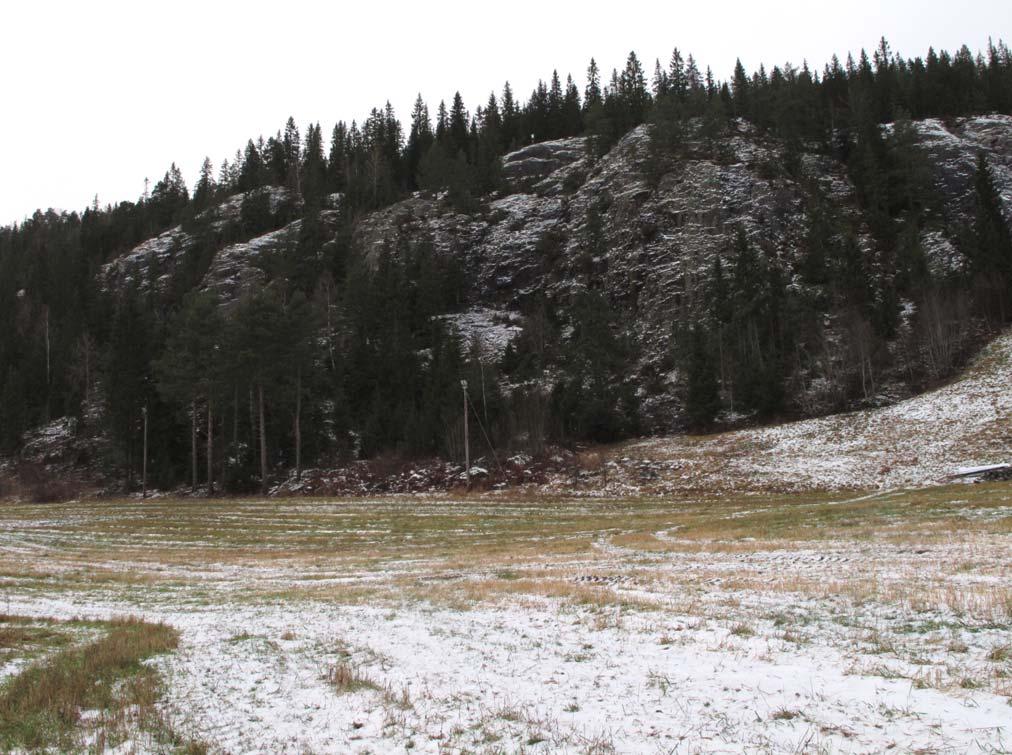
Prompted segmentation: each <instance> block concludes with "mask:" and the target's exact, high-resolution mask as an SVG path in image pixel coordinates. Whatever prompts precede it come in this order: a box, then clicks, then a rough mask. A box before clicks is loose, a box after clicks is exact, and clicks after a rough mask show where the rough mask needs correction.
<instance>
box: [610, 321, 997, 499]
mask: <svg viewBox="0 0 1012 755" xmlns="http://www.w3.org/2000/svg"><path fill="white" fill-rule="evenodd" d="M613 456H614V460H613V465H614V472H613V473H612V475H611V477H612V478H613V481H612V482H611V483H610V486H611V487H612V488H615V489H616V490H617V489H620V488H621V487H623V486H627V487H638V488H641V489H651V488H652V489H655V490H658V491H661V490H672V491H674V490H679V489H704V488H713V489H745V490H747V489H754V490H804V489H841V488H856V489H865V488H868V489H874V488H892V487H901V486H923V485H930V484H933V483H937V482H941V481H944V480H945V478H946V477H947V476H948V475H950V474H952V473H954V472H955V471H956V470H957V469H958V468H960V467H967V466H974V465H984V464H992V463H1000V462H1009V461H1012V332H1006V333H1005V334H1004V335H1003V336H1001V337H1000V338H998V339H996V340H995V341H994V342H993V343H992V344H991V345H990V346H989V347H988V348H986V349H985V350H984V352H983V353H982V354H981V355H980V356H979V357H978V358H977V360H976V361H975V362H974V363H973V365H972V366H971V367H970V368H969V369H968V370H967V371H966V373H965V374H964V375H963V376H962V377H961V378H960V379H958V380H956V381H955V382H953V383H951V384H949V385H947V386H945V387H943V388H940V389H938V390H935V391H931V392H929V393H925V394H922V395H920V396H917V397H915V398H912V399H909V400H907V401H903V402H900V403H898V404H895V405H893V406H889V407H885V408H882V409H875V410H867V411H860V412H853V413H850V414H840V415H835V416H831V417H823V418H820V419H812V420H806V421H803V422H796V423H791V424H786V425H780V426H775V427H766V428H760V429H749V430H740V431H736V432H730V433H724V434H721V435H715V436H709V437H704V438H692V437H676V438H659V439H654V440H649V441H642V442H637V443H632V444H627V445H624V446H622V447H620V448H619V449H617V451H616V452H615V453H614V454H613ZM643 469H650V470H652V471H651V472H650V475H649V476H653V475H657V479H653V480H645V479H643V476H642V475H641V476H639V477H638V476H637V472H638V471H641V470H643Z"/></svg>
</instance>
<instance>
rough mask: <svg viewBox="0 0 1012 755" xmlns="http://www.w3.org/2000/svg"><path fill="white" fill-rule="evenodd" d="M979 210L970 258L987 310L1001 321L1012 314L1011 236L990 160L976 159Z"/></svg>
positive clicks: (974, 227) (970, 246)
mask: <svg viewBox="0 0 1012 755" xmlns="http://www.w3.org/2000/svg"><path fill="white" fill-rule="evenodd" d="M974 190H975V197H976V210H975V213H974V218H973V226H972V229H971V232H970V239H969V242H968V243H967V244H966V247H967V249H968V253H967V256H968V257H969V260H970V265H971V269H972V271H973V273H974V275H975V276H976V277H977V280H978V284H977V285H978V289H980V290H981V297H982V298H984V299H985V302H984V303H983V304H984V309H985V311H986V312H987V313H988V314H989V315H990V316H993V317H996V318H997V320H998V321H999V322H1005V321H1006V320H1007V318H1008V317H1009V315H1012V308H1010V307H1009V306H1008V303H1007V302H1008V301H1009V298H1010V294H1012V234H1010V232H1009V226H1008V223H1007V222H1006V220H1005V217H1004V215H1003V213H1002V206H1001V199H1000V197H999V195H998V191H997V189H996V188H995V185H994V176H993V175H992V173H991V166H990V165H989V164H988V161H987V157H986V156H985V155H984V153H983V152H981V153H980V154H979V155H978V156H977V172H976V174H975V176H974Z"/></svg>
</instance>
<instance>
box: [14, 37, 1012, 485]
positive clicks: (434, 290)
mask: <svg viewBox="0 0 1012 755" xmlns="http://www.w3.org/2000/svg"><path fill="white" fill-rule="evenodd" d="M1010 226H1012V54H1010V51H1009V48H1008V47H1007V46H1006V45H1005V44H1004V43H1000V42H999V43H997V44H994V45H989V47H988V49H987V50H985V51H983V52H982V53H980V54H976V55H975V54H974V53H972V52H971V51H970V50H969V49H967V48H966V47H964V48H962V49H961V50H959V51H958V52H956V53H955V54H950V53H948V52H944V51H941V52H937V53H936V52H935V51H933V50H932V51H929V52H928V54H927V55H926V56H925V57H924V58H913V59H908V58H904V57H902V56H900V55H897V54H894V53H893V52H892V51H891V50H890V49H889V46H888V44H887V43H886V41H885V40H883V41H882V43H881V44H880V46H879V48H878V49H877V50H876V51H875V52H874V53H873V54H872V55H871V56H869V55H867V54H865V53H864V52H862V53H861V54H860V55H859V56H858V57H857V58H856V59H854V58H853V57H850V56H848V57H847V59H846V61H845V62H841V61H839V60H838V59H837V58H835V57H834V58H833V59H832V62H831V63H830V64H829V65H827V66H826V67H825V68H824V70H822V71H812V70H809V69H808V67H807V66H802V67H801V68H797V67H795V66H791V65H784V66H777V67H774V68H773V69H772V70H769V71H767V70H766V69H765V68H763V67H760V68H759V70H758V71H754V72H751V73H750V72H749V71H748V70H747V69H746V68H745V67H744V66H743V65H742V64H741V63H739V64H738V65H737V66H736V68H735V70H734V72H733V74H732V76H731V78H730V79H729V80H727V81H721V80H718V79H716V78H715V76H714V74H713V73H712V72H711V71H710V70H709V69H706V70H702V68H701V65H700V64H699V63H697V61H695V60H694V58H693V56H691V55H686V56H684V57H683V55H682V54H681V53H680V52H679V51H678V50H675V51H674V53H673V55H672V57H671V59H670V61H668V62H666V63H662V62H660V61H658V62H657V63H656V64H655V66H654V67H653V74H652V75H651V74H650V73H649V70H648V68H646V67H644V65H643V64H642V63H641V62H640V61H639V60H638V58H637V57H636V55H635V54H630V56H629V58H628V60H627V61H626V63H625V65H624V67H623V68H621V69H619V70H615V71H613V72H612V73H611V75H610V76H604V75H602V73H601V71H600V70H599V68H598V65H597V63H596V62H595V61H593V60H592V61H591V62H590V66H589V68H588V70H587V72H586V76H585V81H584V82H583V84H582V86H578V85H577V84H576V83H575V82H574V80H573V78H572V77H568V78H567V79H566V80H565V81H563V80H562V79H561V77H560V76H559V75H558V74H557V73H553V74H552V75H551V77H550V78H549V79H548V81H547V83H541V84H539V85H538V87H537V88H536V89H535V90H534V91H533V92H532V93H531V94H530V95H529V97H527V98H526V99H525V100H523V99H520V98H518V97H517V96H516V95H515V94H514V92H513V91H512V89H511V87H510V85H509V84H508V83H507V84H506V86H505V87H504V89H503V90H502V92H501V94H498V93H496V94H492V95H490V96H489V98H488V100H487V102H485V103H483V104H482V105H480V106H478V107H476V108H475V109H474V110H473V112H472V111H468V109H467V108H466V106H465V104H464V102H463V100H462V98H461V97H460V95H459V94H457V95H455V96H454V97H452V98H451V99H450V101H449V105H447V104H446V103H444V102H441V103H439V105H438V107H437V108H436V109H435V117H434V118H432V117H431V114H430V109H429V107H428V105H427V104H426V103H425V102H424V101H423V100H422V99H421V97H419V99H418V101H417V102H416V104H415V106H414V108H413V111H412V113H411V115H410V123H409V124H408V125H407V126H404V125H402V124H401V123H400V121H399V120H398V119H397V117H396V115H395V113H394V112H393V109H392V108H391V107H390V105H389V104H387V105H386V106H385V107H381V108H377V109H374V110H373V111H372V112H371V113H370V114H369V116H368V117H367V118H366V119H365V120H364V121H363V122H362V123H357V122H354V121H353V122H351V123H350V125H349V124H347V123H345V122H338V123H337V125H336V126H335V128H334V129H333V132H332V133H331V134H330V135H329V138H328V137H326V136H325V135H324V133H323V132H322V130H321V128H320V126H319V125H318V124H310V125H308V126H307V127H306V128H305V131H304V133H302V132H300V130H299V128H298V126H297V124H296V122H295V120H294V119H289V120H288V122H287V124H286V125H285V128H284V129H283V130H282V131H278V132H277V133H276V134H274V135H272V136H269V137H267V138H263V137H260V138H258V139H255V140H254V139H251V140H249V141H248V142H247V143H246V145H245V147H244V148H242V149H240V150H238V151H237V152H236V154H235V155H234V157H232V158H230V159H228V160H225V161H224V162H223V163H221V165H220V167H217V168H216V167H215V165H214V164H213V163H212V161H211V160H210V159H207V160H205V161H204V165H203V168H202V170H201V172H200V175H199V177H198V178H197V180H196V182H195V184H194V185H193V188H192V191H191V189H190V187H189V185H188V184H187V182H186V181H185V180H184V178H183V176H182V175H181V174H180V171H179V170H178V169H177V168H176V167H175V166H174V165H173V166H172V167H171V168H170V169H169V170H168V171H167V172H166V174H165V175H164V177H163V178H162V179H161V180H159V181H157V182H156V183H155V184H154V186H153V187H151V189H150V191H145V193H144V195H143V196H141V197H140V198H139V199H137V200H136V201H125V202H120V203H118V204H115V205H110V206H106V207H100V206H98V204H97V202H96V203H95V204H93V205H92V206H91V207H89V208H88V209H86V210H85V211H84V212H83V213H57V212H54V211H48V212H41V211H39V212H37V213H36V214H35V215H34V216H33V217H32V218H30V219H29V220H27V221H25V222H24V223H22V224H19V225H16V226H12V227H6V228H3V229H0V323H3V325H4V327H3V328H0V455H4V456H7V457H9V458H10V459H11V461H10V463H8V465H7V469H8V473H11V472H12V471H16V470H18V469H20V471H21V474H22V475H37V474H39V470H38V469H37V468H36V467H43V466H45V465H46V464H48V463H51V462H52V463H56V462H59V463H62V464H66V465H71V466H74V467H86V468H88V469H90V470H92V471H96V470H100V472H101V474H100V475H99V476H101V477H103V478H104V479H105V480H106V481H109V482H112V481H115V484H116V485H126V486H128V487H134V486H136V485H137V484H138V483H137V478H138V476H139V474H140V471H141V468H142V452H141V448H142V443H143V421H142V420H143V417H144V416H145V415H146V417H147V420H148V442H149V452H148V474H149V478H150V482H151V484H152V485H155V486H159V487H170V486H174V485H178V484H181V483H183V482H193V483H194V484H195V485H196V484H202V485H203V484H208V483H209V482H213V484H214V485H217V486H219V487H224V489H226V490H232V491H241V490H250V489H257V488H262V487H265V486H266V485H267V484H268V483H269V481H270V480H271V479H275V478H278V477H280V476H284V475H287V474H288V473H289V472H290V471H292V470H294V471H299V470H301V469H302V468H303V467H308V466H334V465H338V464H340V463H342V461H346V460H349V459H356V458H376V457H380V456H392V455H397V456H401V457H409V458H411V457H429V456H441V457H444V458H447V459H452V460H460V459H461V458H462V457H463V444H464V440H463V435H464V434H463V421H462V419H463V417H462V415H463V399H462V392H461V386H460V381H461V380H466V381H467V382H468V386H469V401H470V411H469V414H470V416H471V432H470V443H471V446H472V447H473V448H474V449H476V450H478V451H480V452H482V453H484V452H487V451H488V450H489V449H490V448H494V449H495V450H496V452H497V453H500V454H506V453H520V452H523V453H525V454H529V455H534V456H536V455H538V454H540V453H541V452H542V451H543V450H544V449H545V447H546V446H547V445H552V444H555V445H562V446H565V445H572V444H575V443H582V442H610V441H615V440H620V439H622V438H627V437H632V436H636V435H642V434H657V433H671V432H675V431H683V430H693V431H695V430H705V429H710V428H714V427H720V426H732V425H737V424H743V423H755V422H763V421H769V420H775V419H782V418H790V417H801V416H816V415H822V414H827V413H830V412H834V411H840V410H844V409H848V408H854V407H858V406H871V405H881V404H886V403H890V402H894V401H896V400H898V399H900V398H903V397H906V396H909V395H911V394H913V393H917V392H920V391H923V390H925V389H927V388H929V387H933V386H936V385H938V384H940V383H941V382H942V381H944V380H945V379H946V378H948V377H949V376H950V375H951V374H953V372H954V370H955V369H956V368H957V367H959V366H960V365H961V364H962V363H964V362H965V361H966V360H967V359H968V358H969V357H970V356H971V355H972V354H973V353H975V352H976V350H977V349H979V347H980V346H981V345H982V344H983V343H984V342H985V341H986V340H987V339H988V338H989V336H991V335H992V334H994V333H995V332H997V331H998V330H999V329H1000V328H1001V327H1003V326H1004V325H1005V324H1006V323H1007V322H1008V321H1009V320H1010V319H1012V234H1010ZM47 437H50V438H55V439H58V440H59V441H60V442H61V444H62V445H60V450H59V452H58V453H59V454H60V455H61V457H60V458H59V459H56V458H51V457H52V455H53V454H54V453H56V452H55V451H50V450H47V448H48V447H47V446H46V444H45V442H44V440H45V439H46V438H47ZM68 454H69V456H68Z"/></svg>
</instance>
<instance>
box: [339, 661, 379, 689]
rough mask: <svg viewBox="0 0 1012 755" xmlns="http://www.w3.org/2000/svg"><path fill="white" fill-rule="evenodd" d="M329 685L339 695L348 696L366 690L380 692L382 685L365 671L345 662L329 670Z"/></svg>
mask: <svg viewBox="0 0 1012 755" xmlns="http://www.w3.org/2000/svg"><path fill="white" fill-rule="evenodd" d="M327 683H328V684H330V685H331V686H332V687H333V688H334V689H335V690H336V691H337V692H338V693H340V694H348V693H351V692H360V691H361V690H364V689H371V690H378V689H380V685H379V684H378V683H377V682H376V680H375V679H373V678H372V677H370V676H369V675H368V674H366V673H365V672H364V671H362V670H361V669H359V668H358V667H356V666H353V665H351V664H349V663H346V662H344V661H342V662H340V663H335V664H334V665H333V666H331V667H330V668H329V669H327Z"/></svg>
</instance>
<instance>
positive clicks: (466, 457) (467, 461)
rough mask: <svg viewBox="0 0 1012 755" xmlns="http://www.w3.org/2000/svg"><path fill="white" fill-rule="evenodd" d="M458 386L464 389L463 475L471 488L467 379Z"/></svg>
mask: <svg viewBox="0 0 1012 755" xmlns="http://www.w3.org/2000/svg"><path fill="white" fill-rule="evenodd" d="M460 387H461V388H463V390H464V476H465V479H466V480H467V489H468V490H470V489H471V444H470V443H469V442H468V433H467V381H466V380H461V381H460Z"/></svg>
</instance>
